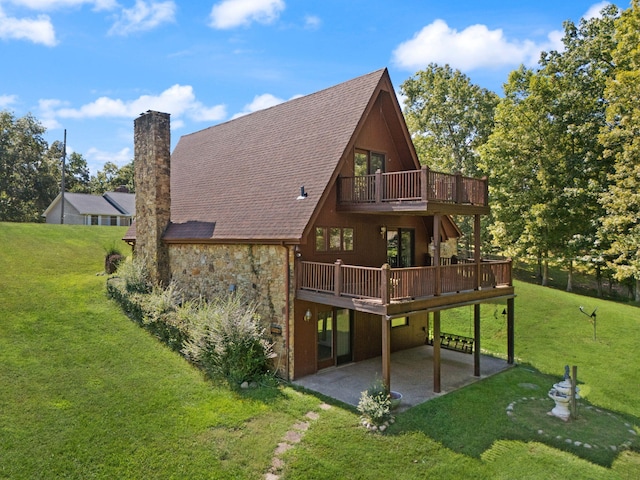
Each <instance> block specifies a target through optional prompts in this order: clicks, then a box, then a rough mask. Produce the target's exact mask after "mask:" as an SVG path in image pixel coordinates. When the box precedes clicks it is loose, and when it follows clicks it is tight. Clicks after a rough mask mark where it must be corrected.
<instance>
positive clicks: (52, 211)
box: [42, 192, 136, 227]
mask: <svg viewBox="0 0 640 480" xmlns="http://www.w3.org/2000/svg"><path fill="white" fill-rule="evenodd" d="M135 207H136V196H135V194H133V193H124V192H106V193H104V194H103V195H91V194H88V193H68V192H65V194H64V223H65V224H70V225H109V226H125V227H128V226H130V225H131V221H132V219H133V217H134V215H135ZM62 215H63V212H62V194H58V196H57V197H56V198H55V199H54V200H53V202H51V205H49V207H48V208H47V209H46V210H45V211H44V213H43V214H42V216H43V217H45V218H46V219H47V223H63V222H61V216H62Z"/></svg>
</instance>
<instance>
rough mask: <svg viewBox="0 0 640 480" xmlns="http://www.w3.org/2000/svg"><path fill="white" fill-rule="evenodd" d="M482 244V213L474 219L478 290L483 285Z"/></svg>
mask: <svg viewBox="0 0 640 480" xmlns="http://www.w3.org/2000/svg"><path fill="white" fill-rule="evenodd" d="M481 244H482V239H481V238H480V215H475V216H474V219H473V261H474V262H475V264H476V284H475V289H476V290H480V286H481V285H482V265H481V263H482V257H481V255H480V248H481Z"/></svg>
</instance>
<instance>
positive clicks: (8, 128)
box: [0, 111, 57, 222]
mask: <svg viewBox="0 0 640 480" xmlns="http://www.w3.org/2000/svg"><path fill="white" fill-rule="evenodd" d="M44 133H45V128H44V127H43V126H42V125H41V124H40V123H39V122H38V121H37V120H36V119H35V118H34V117H33V116H31V115H25V116H24V117H21V118H16V117H15V116H14V115H13V114H12V113H10V112H7V111H2V112H0V221H10V222H39V221H42V218H41V214H42V212H43V211H44V210H45V209H46V207H48V206H49V204H50V203H51V201H52V200H53V199H54V198H55V196H56V195H57V186H56V183H57V182H56V170H55V169H56V164H55V163H54V162H52V161H51V159H50V158H48V157H47V156H46V152H47V142H46V141H45V140H44V138H43V135H44Z"/></svg>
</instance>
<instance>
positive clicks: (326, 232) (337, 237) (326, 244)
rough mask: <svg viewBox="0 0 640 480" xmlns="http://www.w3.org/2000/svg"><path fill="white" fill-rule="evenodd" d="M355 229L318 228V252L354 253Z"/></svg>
mask: <svg viewBox="0 0 640 480" xmlns="http://www.w3.org/2000/svg"><path fill="white" fill-rule="evenodd" d="M353 244H354V242H353V228H351V227H316V252H353Z"/></svg>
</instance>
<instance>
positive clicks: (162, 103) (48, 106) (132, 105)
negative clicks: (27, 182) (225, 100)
mask: <svg viewBox="0 0 640 480" xmlns="http://www.w3.org/2000/svg"><path fill="white" fill-rule="evenodd" d="M40 110H41V116H42V117H43V118H45V119H46V120H47V121H50V122H51V121H56V119H57V118H69V119H85V118H136V117H137V116H138V115H140V113H142V112H146V111H147V110H157V111H161V112H168V113H170V114H171V117H172V119H173V118H175V119H176V121H178V119H179V118H180V117H185V116H186V117H188V118H190V119H192V120H195V121H218V120H222V119H224V118H225V116H226V108H225V106H224V105H216V106H213V107H207V106H205V105H203V104H202V103H201V102H199V101H198V100H196V96H195V94H194V93H193V87H191V86H190V85H178V84H176V85H173V86H172V87H169V88H168V89H166V90H165V91H164V92H162V93H160V95H142V96H140V97H138V98H136V99H134V100H128V101H125V100H121V99H118V98H110V97H100V98H98V99H96V100H95V101H93V102H91V103H87V104H85V105H82V106H81V107H80V108H70V107H68V106H67V104H66V103H65V102H61V101H59V100H55V99H47V100H41V101H40ZM176 125H179V124H176Z"/></svg>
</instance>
